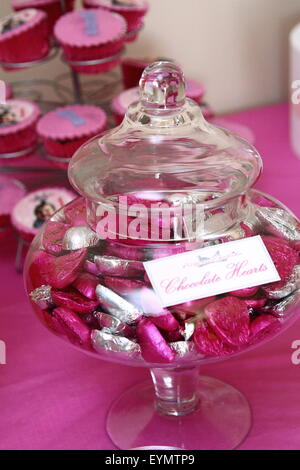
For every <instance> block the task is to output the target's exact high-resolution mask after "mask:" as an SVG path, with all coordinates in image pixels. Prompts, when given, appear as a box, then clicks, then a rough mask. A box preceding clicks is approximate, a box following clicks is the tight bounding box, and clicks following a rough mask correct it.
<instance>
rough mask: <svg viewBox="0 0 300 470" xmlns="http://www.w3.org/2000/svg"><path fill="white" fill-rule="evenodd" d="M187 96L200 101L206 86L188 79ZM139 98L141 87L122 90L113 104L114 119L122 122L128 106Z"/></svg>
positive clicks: (118, 122)
mask: <svg viewBox="0 0 300 470" xmlns="http://www.w3.org/2000/svg"><path fill="white" fill-rule="evenodd" d="M186 84H187V87H186V96H187V97H188V98H192V99H194V100H195V101H197V102H198V103H199V102H200V101H201V98H202V96H203V94H204V88H203V87H202V85H200V84H199V83H198V82H195V81H194V80H189V79H187V80H186ZM138 99H139V87H133V88H129V89H128V90H125V91H122V92H121V93H120V94H119V95H117V96H116V97H115V98H114V99H113V101H112V104H111V109H112V113H113V116H114V119H115V121H116V123H117V125H118V124H120V123H121V122H122V120H123V118H124V116H125V113H126V111H127V108H128V106H129V105H130V104H131V103H133V102H134V101H137V100H138Z"/></svg>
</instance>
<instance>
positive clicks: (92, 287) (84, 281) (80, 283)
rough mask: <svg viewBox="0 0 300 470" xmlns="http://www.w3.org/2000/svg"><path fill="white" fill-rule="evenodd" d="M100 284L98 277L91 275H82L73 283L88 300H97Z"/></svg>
mask: <svg viewBox="0 0 300 470" xmlns="http://www.w3.org/2000/svg"><path fill="white" fill-rule="evenodd" d="M98 284H99V279H98V277H97V276H93V274H90V273H81V274H79V276H78V277H77V278H76V279H75V281H74V282H73V287H75V289H77V290H78V292H80V294H82V295H84V297H87V298H88V299H92V300H95V299H96V287H97V285H98Z"/></svg>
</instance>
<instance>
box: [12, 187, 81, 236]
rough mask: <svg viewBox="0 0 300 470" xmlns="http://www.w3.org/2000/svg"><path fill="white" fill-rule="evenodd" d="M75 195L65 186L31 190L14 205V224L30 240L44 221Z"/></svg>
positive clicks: (21, 234) (20, 233)
mask: <svg viewBox="0 0 300 470" xmlns="http://www.w3.org/2000/svg"><path fill="white" fill-rule="evenodd" d="M75 197H76V194H75V193H73V192H72V191H69V190H67V189H65V188H56V187H46V188H40V189H37V190H35V191H31V192H30V193H28V194H27V195H26V196H25V197H23V198H22V199H21V200H20V201H19V202H18V203H17V204H16V205H15V206H14V208H13V211H12V215H11V221H12V224H13V226H14V228H15V229H16V231H17V232H18V233H19V235H20V236H21V237H22V238H23V239H24V240H26V241H29V242H30V241H31V240H32V239H33V238H34V236H35V235H36V234H37V232H38V231H39V228H40V227H42V225H43V224H44V222H45V221H46V220H48V219H49V218H50V217H51V216H52V215H53V214H54V212H56V211H57V210H58V209H59V208H60V207H62V206H64V205H65V204H67V203H68V202H70V201H72V199H74V198H75Z"/></svg>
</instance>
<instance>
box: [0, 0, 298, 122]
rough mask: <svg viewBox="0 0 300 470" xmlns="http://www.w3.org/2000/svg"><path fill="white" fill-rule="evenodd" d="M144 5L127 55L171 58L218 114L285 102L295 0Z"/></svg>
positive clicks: (30, 73) (51, 68)
mask: <svg viewBox="0 0 300 470" xmlns="http://www.w3.org/2000/svg"><path fill="white" fill-rule="evenodd" d="M80 3H81V0H77V5H80ZM149 4H150V10H149V12H148V14H147V17H146V18H145V28H144V30H143V32H142V33H141V34H140V36H139V39H138V41H136V42H133V43H129V44H127V46H126V55H125V57H126V56H128V57H129V56H130V57H145V56H148V57H156V56H165V57H171V58H173V59H176V60H177V61H178V62H179V63H180V64H181V65H182V66H183V69H184V70H185V73H186V75H188V76H189V77H191V78H193V79H195V80H199V81H200V82H201V83H203V84H204V86H205V87H206V89H207V94H206V98H207V101H208V102H209V103H210V104H211V106H212V107H213V108H214V110H215V111H216V112H217V113H223V112H228V111H234V110H239V109H244V108H247V107H254V106H259V105H263V104H271V103H276V102H279V101H283V100H284V99H287V95H288V55H289V54H288V33H289V31H290V30H291V28H292V27H293V26H294V25H295V24H297V23H298V22H299V21H300V2H299V0H285V1H282V0H188V1H186V2H183V1H182V0H149ZM10 11H11V9H10V0H1V2H0V17H1V16H4V15H6V14H8V13H9V12H10ZM67 70H68V69H67V67H66V66H65V65H64V64H63V63H62V62H61V61H60V59H59V58H57V59H56V60H55V61H50V62H48V63H46V64H44V65H41V66H39V67H38V68H32V69H29V70H25V71H22V72H21V73H15V72H9V73H7V72H3V71H2V70H0V78H2V79H4V80H5V79H6V80H8V81H14V80H19V79H20V78H22V79H29V78H32V77H37V76H40V77H45V76H47V78H54V77H56V76H57V75H58V74H59V73H63V72H64V71H67ZM21 74H22V77H21V76H20V75H21ZM84 79H85V78H84V77H83V80H84Z"/></svg>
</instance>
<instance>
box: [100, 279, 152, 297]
mask: <svg viewBox="0 0 300 470" xmlns="http://www.w3.org/2000/svg"><path fill="white" fill-rule="evenodd" d="M103 281H104V284H105V285H106V287H108V288H109V289H111V290H113V291H115V292H116V293H117V294H119V295H125V297H126V296H130V295H134V294H137V293H138V292H139V290H140V289H142V288H143V287H144V283H143V282H142V281H139V280H134V279H125V278H123V277H113V276H105V277H104V278H103Z"/></svg>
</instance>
